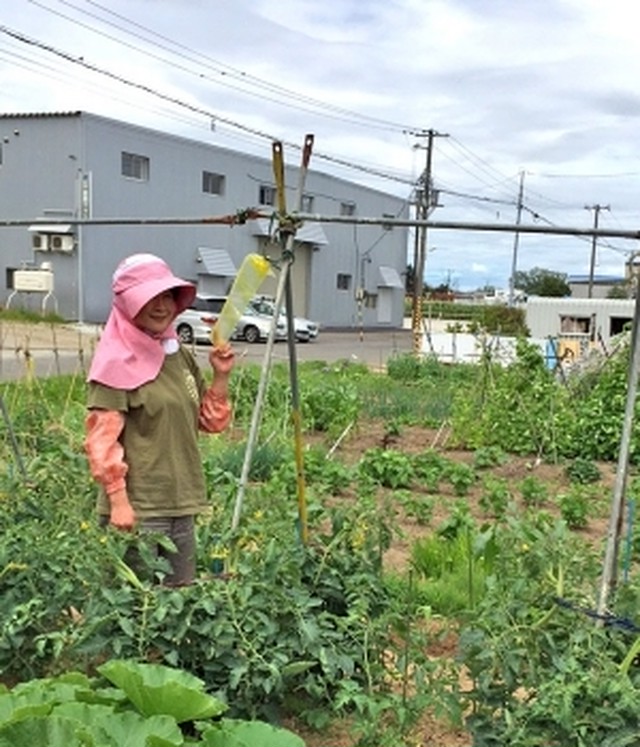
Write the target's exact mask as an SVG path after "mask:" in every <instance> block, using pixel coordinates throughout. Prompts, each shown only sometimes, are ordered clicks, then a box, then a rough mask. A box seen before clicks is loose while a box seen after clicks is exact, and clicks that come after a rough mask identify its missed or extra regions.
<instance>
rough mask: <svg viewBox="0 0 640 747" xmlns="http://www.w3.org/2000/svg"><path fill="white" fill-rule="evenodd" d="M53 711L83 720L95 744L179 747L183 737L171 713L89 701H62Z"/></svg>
mask: <svg viewBox="0 0 640 747" xmlns="http://www.w3.org/2000/svg"><path fill="white" fill-rule="evenodd" d="M54 715H56V716H65V717H67V718H70V719H75V720H76V721H78V722H80V723H81V724H83V726H84V727H86V729H87V731H88V732H89V733H90V734H91V736H92V738H93V740H94V742H95V745H96V747H140V745H148V744H149V741H150V739H151V738H153V739H154V744H155V745H158V746H159V745H162V747H180V745H182V744H183V742H184V739H183V736H182V732H181V731H180V728H179V727H178V725H177V724H176V721H175V719H173V718H171V716H151V717H149V718H143V717H142V716H140V715H139V714H138V713H135V712H134V711H124V712H122V713H116V712H115V711H114V710H113V708H109V707H108V706H101V705H88V704H86V703H63V704H62V705H60V706H58V707H57V708H56V709H55V711H54Z"/></svg>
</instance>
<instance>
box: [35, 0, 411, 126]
mask: <svg viewBox="0 0 640 747" xmlns="http://www.w3.org/2000/svg"><path fill="white" fill-rule="evenodd" d="M28 2H30V3H31V4H32V5H36V6H37V7H39V8H42V9H43V10H45V11H47V12H49V13H52V14H53V15H56V16H58V17H60V18H63V19H65V20H66V21H68V22H69V23H72V24H75V25H78V26H80V27H82V28H84V29H87V30H89V31H91V32H92V33H95V34H98V35H99V36H102V37H104V38H107V39H109V40H110V41H113V42H115V43H116V44H120V45H122V46H125V47H127V48H128V49H132V50H134V51H136V52H139V53H140V54H143V55H146V56H148V57H151V58H152V59H155V60H157V61H159V62H161V63H163V64H167V65H169V66H170V67H173V68H175V69H176V70H180V71H182V72H184V73H186V74H188V75H192V76H194V77H196V78H198V79H199V80H201V81H202V80H207V81H209V82H212V83H215V84H217V85H221V86H224V87H227V88H231V89H233V90H237V91H240V92H241V93H244V94H246V95H248V96H254V97H257V98H260V99H262V100H264V101H269V102H271V103H274V104H277V105H279V106H286V107H289V108H294V109H298V110H300V111H304V112H310V113H313V114H315V115H316V116H322V117H325V118H328V119H333V120H338V121H345V122H349V123H350V124H353V125H356V126H361V127H364V126H366V127H375V128H378V129H382V130H387V131H395V132H403V131H405V129H406V125H401V124H397V123H393V122H389V121H387V120H382V119H378V118H375V117H370V116H368V115H363V114H360V113H358V112H353V111H351V110H349V109H343V108H341V107H338V106H335V105H332V104H328V103H327V102H322V101H318V100H317V99H313V98H311V97H309V96H305V95H303V94H299V93H297V92H295V91H291V90H288V89H286V88H283V87H281V86H278V85H276V84H274V83H271V82H269V81H265V80H262V79H260V78H257V77H254V76H251V75H248V74H247V73H244V72H242V71H238V70H236V69H235V68H232V67H230V66H227V65H224V64H223V63H220V62H218V61H216V60H212V58H210V57H208V56H206V55H203V54H202V53H199V52H197V53H196V54H194V53H193V50H191V49H190V48H189V47H187V46H186V45H183V44H180V43H179V42H176V41H175V40H172V39H169V38H168V37H166V36H164V35H162V34H158V33H157V32H155V31H153V30H152V29H149V28H148V27H146V26H143V25H142V24H139V23H136V22H135V21H132V20H131V19H128V18H126V17H125V16H122V15H120V14H118V13H114V12H113V11H110V10H109V9H108V8H105V7H104V6H102V5H100V4H99V3H95V2H91V1H90V0H85V2H89V3H90V4H91V5H93V6H95V7H98V8H100V9H101V10H102V11H104V12H105V13H109V14H110V15H112V16H114V17H116V18H118V19H121V20H123V21H125V22H126V23H127V24H130V25H133V26H135V27H136V28H138V29H141V30H143V31H144V32H145V33H146V34H149V35H151V36H153V37H157V38H158V39H161V40H162V41H163V42H167V43H159V42H156V41H151V40H150V39H148V38H145V37H144V36H141V35H140V34H139V33H135V32H132V31H130V30H128V29H127V28H125V27H123V26H122V25H120V24H117V23H113V22H112V21H109V20H107V19H104V18H101V17H100V16H98V15H96V14H95V13H91V12H89V11H87V10H83V9H82V8H79V7H78V6H77V5H75V4H73V3H71V2H69V0H57V2H59V3H61V4H62V5H65V6H67V7H69V8H72V9H73V10H75V11H76V12H78V13H82V14H84V15H87V16H89V17H90V18H93V19H95V20H97V21H99V22H100V23H103V24H105V25H107V26H110V27H112V28H115V29H117V30H118V31H121V32H122V33H124V34H127V35H128V36H132V37H133V38H134V39H137V40H139V41H143V42H144V43H145V44H148V45H150V46H152V47H157V48H158V49H162V50H163V51H165V52H168V53H169V54H170V55H172V56H174V57H177V58H179V59H183V60H186V61H188V62H190V63H193V64H196V65H199V66H201V67H202V68H204V69H205V70H207V69H208V70H211V71H213V72H215V73H216V77H215V78H212V77H211V75H208V74H207V73H203V72H199V71H198V70H194V69H192V68H190V67H187V66H185V65H184V64H181V63H178V62H175V61H171V60H170V59H167V58H166V57H162V56H160V55H158V54H156V53H154V52H151V51H148V50H145V49H143V48H141V47H140V46H136V45H135V44H131V43H130V42H126V41H124V40H122V39H119V38H118V37H116V36H113V35H112V34H108V33H107V32H105V31H102V30H100V29H98V28H96V27H95V26H91V25H90V24H87V23H84V22H82V21H80V20H78V19H76V18H73V17H71V16H69V15H67V14H65V13H62V12H60V11H57V10H54V9H53V8H51V7H50V6H47V5H45V4H44V3H43V2H40V1H39V0H28ZM168 45H171V46H173V47H176V48H177V49H171V47H170V46H168ZM222 67H224V68H226V69H221V68H222ZM225 79H228V80H225ZM232 81H233V82H232ZM248 86H249V87H255V88H258V89H264V90H265V91H268V92H269V93H270V94H275V95H277V96H279V97H281V98H275V97H274V96H273V95H266V94H265V93H264V92H261V91H260V90H258V91H253V90H250V88H249V87H248ZM282 97H284V98H288V99H291V101H286V100H284V101H283V100H282Z"/></svg>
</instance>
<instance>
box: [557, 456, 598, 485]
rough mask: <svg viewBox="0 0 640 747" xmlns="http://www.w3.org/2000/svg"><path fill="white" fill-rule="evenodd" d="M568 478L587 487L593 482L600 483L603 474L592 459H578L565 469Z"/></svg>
mask: <svg viewBox="0 0 640 747" xmlns="http://www.w3.org/2000/svg"><path fill="white" fill-rule="evenodd" d="M565 472H566V475H567V477H568V478H569V479H570V480H571V482H574V483H579V484H580V485H586V484H588V483H591V482H598V480H600V479H601V478H602V474H601V472H600V469H599V468H598V465H597V464H594V462H593V461H592V460H591V459H586V458H584V457H576V458H575V459H574V460H573V461H572V462H571V463H570V464H568V465H567V467H566V469H565Z"/></svg>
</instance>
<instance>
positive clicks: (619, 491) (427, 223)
mask: <svg viewBox="0 0 640 747" xmlns="http://www.w3.org/2000/svg"><path fill="white" fill-rule="evenodd" d="M308 137H309V136H308ZM307 165H308V162H307ZM303 171H304V173H306V166H305V162H304V156H303V166H302V167H301V176H302V173H303ZM258 218H266V219H269V220H275V221H277V224H278V227H279V228H280V227H282V228H283V231H282V234H281V235H283V236H286V237H287V242H286V243H288V242H289V240H290V241H291V242H293V237H294V235H295V226H297V225H300V224H301V223H303V222H305V221H313V222H316V223H333V224H347V225H372V226H385V227H389V226H391V227H394V226H397V227H416V228H418V227H423V228H426V229H433V230H452V231H475V232H480V233H520V234H538V235H548V236H554V235H555V236H585V237H591V238H610V239H611V238H615V239H628V240H636V241H639V240H640V230H639V229H634V230H627V229H610V228H577V227H567V226H547V225H544V226H539V225H527V224H520V223H519V224H511V223H480V222H469V221H439V220H431V219H425V220H418V219H401V218H388V217H369V218H367V217H356V216H325V215H321V214H317V213H302V212H296V213H294V214H293V215H286V213H285V211H283V210H281V211H279V212H277V213H275V214H274V213H273V212H272V211H265V210H261V209H258V208H255V207H250V208H246V209H244V210H239V211H238V212H236V213H234V214H231V215H223V216H217V217H214V216H206V217H192V218H184V217H182V218H180V217H173V218H171V217H169V218H83V219H69V218H65V219H60V220H55V219H54V220H51V219H46V220H42V219H40V220H38V219H35V220H33V219H32V220H11V219H1V220H0V228H17V227H21V226H24V227H29V226H33V227H37V226H38V225H49V226H51V225H63V224H66V225H69V224H71V225H76V226H79V227H82V226H89V225H94V226H109V225H113V226H162V225H174V226H175V225H185V226H188V225H227V226H234V225H241V224H243V223H245V222H246V221H247V220H254V219H258ZM292 219H293V226H294V230H293V232H292V230H291V225H292ZM632 253H633V252H630V254H632ZM286 264H287V263H285V266H286ZM287 276H288V273H286V274H285V275H284V277H283V285H282V289H281V290H280V303H281V300H282V299H281V295H282V293H284V284H285V282H286V278H287ZM639 305H640V293H638V294H636V313H635V315H634V322H633V330H632V340H633V350H632V365H631V367H630V370H629V387H628V391H627V400H626V408H625V420H624V423H623V433H622V435H621V445H620V453H619V460H618V467H617V472H616V484H615V488H614V493H613V497H612V506H611V514H610V522H609V532H608V537H607V549H606V554H605V561H604V567H603V573H602V582H601V588H600V595H599V600H598V612H599V613H601V612H603V611H604V610H605V609H606V606H607V603H608V599H609V595H610V592H611V590H612V589H613V588H614V587H615V584H616V579H617V563H618V556H619V545H620V540H621V533H622V520H623V515H624V494H625V489H626V480H627V473H628V462H629V444H628V442H627V438H630V434H631V428H632V425H633V415H634V411H635V399H636V392H637V379H638V373H639V369H640V344H638V338H639V337H640V310H639ZM290 309H291V305H290V304H289V305H288V308H287V313H291V312H290ZM279 310H280V307H277V308H276V312H279ZM276 319H277V317H275V316H274V323H273V324H274V326H275V323H276ZM288 324H289V322H288ZM414 332H415V330H414ZM273 333H274V332H273V330H272V334H273ZM270 339H271V336H270ZM270 351H271V349H270V348H269V347H268V349H267V351H266V353H268V354H269V357H270ZM294 360H295V357H294ZM294 366H295V363H294ZM292 379H293V376H292ZM632 383H633V385H632Z"/></svg>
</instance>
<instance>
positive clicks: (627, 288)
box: [607, 283, 633, 299]
mask: <svg viewBox="0 0 640 747" xmlns="http://www.w3.org/2000/svg"><path fill="white" fill-rule="evenodd" d="M632 293H633V288H632V287H631V284H630V283H616V284H615V285H614V286H612V287H611V289H610V290H609V292H608V293H607V298H618V299H626V298H631V296H632Z"/></svg>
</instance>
